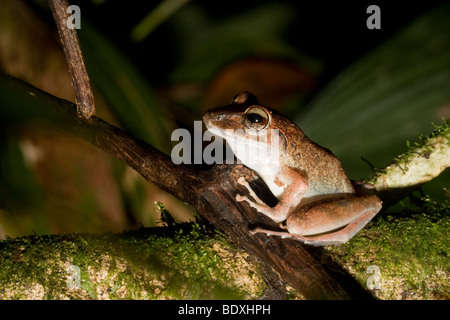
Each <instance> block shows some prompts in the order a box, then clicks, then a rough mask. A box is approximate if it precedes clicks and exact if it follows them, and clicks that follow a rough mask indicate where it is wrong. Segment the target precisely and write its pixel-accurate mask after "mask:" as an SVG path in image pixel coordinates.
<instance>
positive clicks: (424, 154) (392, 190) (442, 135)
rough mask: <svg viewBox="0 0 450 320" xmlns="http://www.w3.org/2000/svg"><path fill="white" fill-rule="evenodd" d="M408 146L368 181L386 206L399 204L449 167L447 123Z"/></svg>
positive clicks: (449, 134) (449, 147)
mask: <svg viewBox="0 0 450 320" xmlns="http://www.w3.org/2000/svg"><path fill="white" fill-rule="evenodd" d="M408 146H409V150H408V151H407V152H406V153H404V154H401V155H399V156H397V157H396V158H395V159H394V161H393V162H392V163H391V164H389V165H388V166H387V167H386V168H383V169H381V170H378V171H377V172H376V173H375V175H373V176H372V177H370V178H369V179H367V182H370V183H372V184H374V185H375V187H376V188H377V192H378V193H379V195H380V197H381V198H382V199H383V201H384V203H385V206H386V205H388V204H392V203H395V202H397V201H399V200H401V199H402V198H403V197H405V196H406V195H407V194H408V193H410V192H411V191H412V190H414V189H417V188H418V187H419V186H421V185H423V184H424V183H426V182H428V181H430V180H432V179H434V178H435V177H437V176H438V175H439V174H441V173H442V172H443V171H444V170H445V169H446V168H448V167H450V121H449V120H444V124H443V125H440V126H436V128H435V130H434V131H433V132H432V133H431V134H430V135H429V136H427V137H423V136H421V137H420V138H419V141H418V142H415V143H414V144H413V145H411V144H410V143H408Z"/></svg>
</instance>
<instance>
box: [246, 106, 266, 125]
mask: <svg viewBox="0 0 450 320" xmlns="http://www.w3.org/2000/svg"><path fill="white" fill-rule="evenodd" d="M269 120H270V116H269V114H268V113H267V111H266V110H265V109H263V108H260V107H250V108H248V109H247V111H246V112H245V125H246V126H247V127H248V128H251V129H255V130H262V129H265V128H266V127H267V126H268V124H269Z"/></svg>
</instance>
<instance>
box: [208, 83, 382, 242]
mask: <svg viewBox="0 0 450 320" xmlns="http://www.w3.org/2000/svg"><path fill="white" fill-rule="evenodd" d="M203 120H204V122H205V125H206V127H207V128H208V130H209V131H211V132H212V133H213V134H215V135H217V136H220V137H222V138H224V139H225V140H226V141H227V143H228V144H229V146H230V147H231V149H232V150H233V152H234V154H235V156H236V158H238V159H239V160H240V161H241V162H242V163H243V164H244V165H246V166H247V167H249V168H251V169H253V170H254V171H256V172H257V173H258V174H259V175H260V177H261V178H262V179H263V180H264V182H265V183H266V185H267V186H268V187H269V189H270V190H271V192H272V193H273V194H274V195H275V196H276V197H277V198H278V200H279V201H278V203H277V204H276V205H275V207H271V206H268V205H267V204H266V203H264V202H263V201H262V200H261V199H260V198H259V197H258V196H257V195H256V194H255V192H254V191H253V190H252V188H251V187H250V185H249V184H248V182H247V181H246V180H245V179H244V178H243V177H240V178H239V179H238V182H239V183H240V184H241V185H243V186H244V187H245V188H246V189H247V190H248V192H249V195H250V196H251V198H253V200H251V199H250V198H249V197H247V196H244V195H240V194H238V195H237V196H236V200H237V201H239V202H242V201H245V202H248V204H249V205H250V206H252V207H253V208H255V209H256V210H257V211H258V212H260V213H262V214H264V215H266V216H267V217H269V218H271V219H272V220H273V221H275V222H277V223H279V225H280V228H281V229H282V230H267V229H263V228H256V229H254V230H252V233H253V234H255V233H265V234H267V235H276V236H281V237H284V238H294V239H297V240H299V241H302V242H304V243H307V244H311V245H318V246H323V245H329V244H335V245H339V244H342V243H344V242H346V241H348V240H349V239H350V238H351V237H353V236H354V235H355V234H356V233H358V232H359V231H360V230H361V229H362V228H363V227H364V226H365V225H366V224H367V223H368V222H369V221H370V220H371V219H372V218H373V217H374V216H375V215H376V214H377V213H378V211H379V210H380V209H381V201H380V199H379V198H378V197H377V196H376V195H375V194H374V193H375V192H374V191H375V188H374V187H373V186H372V185H369V184H363V183H358V182H354V183H352V182H351V181H350V180H349V178H348V177H347V175H346V174H345V172H344V170H343V168H342V166H341V163H340V161H339V160H338V159H337V158H336V157H335V156H334V155H333V154H332V153H331V152H330V151H329V150H327V149H325V148H323V147H321V146H319V145H317V144H316V143H314V142H313V141H311V140H310V139H309V138H308V137H307V136H306V135H305V134H304V133H303V131H302V130H301V129H300V128H299V127H298V126H297V125H296V124H295V123H293V122H292V121H290V120H289V119H287V118H286V117H285V116H283V115H282V114H280V113H279V112H277V111H276V110H273V109H271V108H268V107H265V106H261V105H259V103H258V101H257V99H256V97H255V96H254V95H252V94H251V93H249V92H244V93H242V94H239V95H237V96H236V97H235V98H234V99H233V103H232V104H231V105H229V106H226V107H221V108H216V109H211V110H209V111H208V112H207V113H206V115H205V116H204V117H203Z"/></svg>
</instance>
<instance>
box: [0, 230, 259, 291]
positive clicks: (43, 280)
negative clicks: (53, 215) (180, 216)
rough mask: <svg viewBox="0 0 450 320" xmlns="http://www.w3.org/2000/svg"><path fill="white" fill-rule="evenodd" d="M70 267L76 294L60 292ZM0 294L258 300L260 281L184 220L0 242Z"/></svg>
mask: <svg viewBox="0 0 450 320" xmlns="http://www.w3.org/2000/svg"><path fill="white" fill-rule="evenodd" d="M70 265H76V266H78V267H79V268H80V279H81V281H80V285H81V288H75V289H69V288H68V287H67V279H68V277H69V274H68V268H69V266H70ZM18 284H19V285H18ZM0 288H2V289H0V299H25V298H26V299H30V298H37V299H63V298H69V299H211V298H222V299H223V298H255V297H258V296H260V295H262V294H263V292H264V289H265V283H264V281H263V280H262V277H261V275H260V272H259V270H258V267H257V266H256V265H254V264H250V263H248V262H247V261H246V255H245V254H244V253H242V252H240V251H238V250H236V249H234V248H233V247H231V246H230V245H229V244H227V242H226V241H225V238H224V236H223V235H221V234H219V233H217V232H215V231H214V230H213V229H209V228H207V227H206V225H205V224H203V223H199V222H192V223H183V224H177V225H174V226H172V227H160V228H141V229H138V230H134V231H128V232H124V233H122V234H103V235H89V234H77V235H73V234H70V235H54V236H42V237H38V236H30V237H24V238H18V239H10V240H7V241H2V242H0Z"/></svg>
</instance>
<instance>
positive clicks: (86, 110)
mask: <svg viewBox="0 0 450 320" xmlns="http://www.w3.org/2000/svg"><path fill="white" fill-rule="evenodd" d="M49 4H50V8H51V10H52V12H53V17H54V18H55V22H56V27H57V29H58V34H59V38H60V39H61V43H62V47H63V49H64V54H65V55H66V60H67V63H68V65H69V71H70V75H71V76H72V84H73V86H74V88H75V93H76V99H77V108H78V113H79V115H81V116H83V117H85V118H89V117H91V116H92V115H93V114H95V103H94V95H93V93H92V90H91V85H90V83H89V76H88V74H87V71H86V67H85V65H84V60H83V55H82V53H81V49H80V44H79V42H78V37H77V32H76V29H75V28H69V27H68V26H67V23H68V20H69V15H68V12H67V11H68V8H69V4H68V3H67V1H66V0H49Z"/></svg>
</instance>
